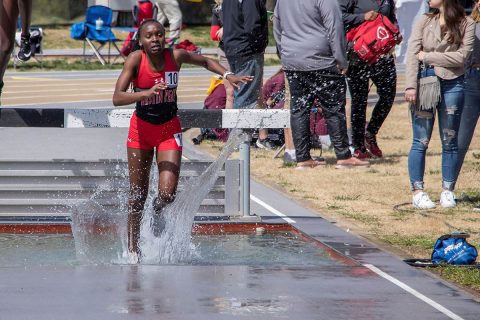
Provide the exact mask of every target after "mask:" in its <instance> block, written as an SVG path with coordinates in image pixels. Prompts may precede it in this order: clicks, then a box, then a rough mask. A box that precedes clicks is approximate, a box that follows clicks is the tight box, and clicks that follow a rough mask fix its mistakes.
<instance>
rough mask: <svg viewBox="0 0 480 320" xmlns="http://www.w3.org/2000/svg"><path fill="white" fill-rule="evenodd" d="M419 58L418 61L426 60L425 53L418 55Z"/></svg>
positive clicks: (421, 52)
mask: <svg viewBox="0 0 480 320" xmlns="http://www.w3.org/2000/svg"><path fill="white" fill-rule="evenodd" d="M417 58H418V60H420V61H423V59H425V52H423V51H420V52H419V53H417Z"/></svg>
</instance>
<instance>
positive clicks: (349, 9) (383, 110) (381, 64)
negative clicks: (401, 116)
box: [338, 0, 401, 159]
mask: <svg viewBox="0 0 480 320" xmlns="http://www.w3.org/2000/svg"><path fill="white" fill-rule="evenodd" d="M338 2H339V4H340V8H341V10H342V15H343V23H344V24H345V29H346V31H347V32H348V31H349V30H350V29H352V28H355V27H357V26H359V25H360V24H362V23H363V22H365V21H368V20H372V21H373V20H375V19H376V18H377V16H378V14H382V15H384V16H386V17H387V18H388V19H389V20H390V21H391V22H393V23H394V24H397V18H396V16H395V3H394V0H338ZM400 41H401V39H399V42H400ZM354 54H355V53H354V52H353V51H352V52H349V55H350V57H349V58H350V59H349V60H350V65H349V67H348V72H347V81H348V87H349V88H350V94H351V98H352V106H351V123H352V144H353V148H354V156H355V157H357V158H359V159H368V158H371V157H375V158H381V157H382V156H383V152H382V150H381V149H380V148H379V147H378V144H377V133H378V131H379V130H380V127H381V126H382V124H383V122H384V121H385V119H386V118H387V116H388V114H389V112H390V109H391V108H392V105H393V101H394V100H395V94H396V87H397V71H396V69H395V61H394V58H393V55H391V54H389V55H387V56H385V57H382V58H381V59H380V60H378V61H377V62H376V63H374V64H372V65H369V64H367V63H366V62H363V61H358V60H359V59H352V55H354ZM369 79H372V81H373V83H374V84H375V86H376V87H377V93H378V96H379V100H378V102H377V103H376V105H375V108H374V109H373V112H372V116H371V118H370V121H369V123H368V127H367V128H366V129H365V123H366V113H367V100H368V91H369Z"/></svg>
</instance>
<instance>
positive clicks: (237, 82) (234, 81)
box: [227, 74, 254, 89]
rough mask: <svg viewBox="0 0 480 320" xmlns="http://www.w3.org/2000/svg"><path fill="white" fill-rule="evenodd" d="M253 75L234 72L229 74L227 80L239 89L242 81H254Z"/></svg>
mask: <svg viewBox="0 0 480 320" xmlns="http://www.w3.org/2000/svg"><path fill="white" fill-rule="evenodd" d="M253 78H254V77H253V76H237V75H234V74H229V75H227V80H228V82H230V84H231V85H232V86H234V87H235V88H237V89H239V88H240V83H248V82H252V81H253Z"/></svg>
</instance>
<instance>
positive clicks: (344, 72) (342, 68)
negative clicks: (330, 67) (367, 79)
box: [337, 64, 348, 75]
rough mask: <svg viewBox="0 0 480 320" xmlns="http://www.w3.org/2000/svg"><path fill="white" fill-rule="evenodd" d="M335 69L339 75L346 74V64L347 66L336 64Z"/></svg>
mask: <svg viewBox="0 0 480 320" xmlns="http://www.w3.org/2000/svg"><path fill="white" fill-rule="evenodd" d="M337 69H338V72H340V74H341V75H346V74H347V71H348V66H347V67H340V65H338V64H337Z"/></svg>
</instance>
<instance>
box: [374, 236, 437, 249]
mask: <svg viewBox="0 0 480 320" xmlns="http://www.w3.org/2000/svg"><path fill="white" fill-rule="evenodd" d="M382 240H383V241H384V242H385V243H388V244H390V245H393V246H399V247H409V248H413V247H415V248H418V249H423V250H433V245H434V244H435V241H436V240H437V239H432V238H429V237H426V236H411V237H405V236H400V235H399V234H397V233H395V234H393V235H388V236H383V237H382Z"/></svg>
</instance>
